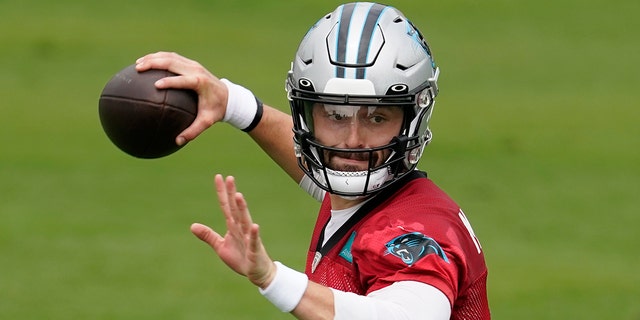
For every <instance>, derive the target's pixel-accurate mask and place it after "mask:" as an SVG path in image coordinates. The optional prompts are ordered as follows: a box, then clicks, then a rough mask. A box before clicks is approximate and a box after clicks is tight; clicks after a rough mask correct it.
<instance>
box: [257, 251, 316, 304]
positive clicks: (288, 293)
mask: <svg viewBox="0 0 640 320" xmlns="http://www.w3.org/2000/svg"><path fill="white" fill-rule="evenodd" d="M275 264H276V267H277V271H276V276H275V277H274V278H273V280H272V281H271V283H270V284H269V286H268V287H267V288H265V289H264V290H263V289H261V288H258V290H259V291H260V294H262V295H263V296H264V297H265V298H267V300H269V301H270V302H271V303H273V305H275V306H276V307H277V308H278V309H280V311H282V312H291V311H293V309H295V307H296V306H297V305H298V303H300V300H301V299H302V296H303V295H304V292H305V291H306V290H307V284H309V278H308V277H307V275H306V274H304V273H302V272H298V271H295V270H293V269H291V268H289V267H287V266H285V265H283V264H282V263H280V262H278V261H275Z"/></svg>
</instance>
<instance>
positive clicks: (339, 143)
mask: <svg viewBox="0 0 640 320" xmlns="http://www.w3.org/2000/svg"><path fill="white" fill-rule="evenodd" d="M312 113H313V126H314V130H313V131H314V136H315V139H316V140H317V141H318V142H319V143H321V144H323V145H325V146H328V147H334V148H340V149H365V148H375V147H380V146H384V145H386V144H388V143H389V142H390V141H391V139H392V138H393V137H395V136H397V135H398V133H399V132H400V129H401V127H402V122H403V117H404V113H403V111H402V108H400V107H392V106H348V105H329V104H319V103H317V104H315V105H314V106H313V111H312ZM390 153H391V151H390V150H388V149H384V150H380V151H374V152H372V153H370V152H336V151H325V152H324V158H325V161H326V162H327V163H326V165H327V167H329V168H331V169H333V170H338V171H364V170H367V169H368V168H369V158H370V157H373V159H372V160H373V161H372V163H373V164H374V166H379V165H381V164H382V163H383V162H384V161H385V160H386V159H387V158H388V156H389V155H390Z"/></svg>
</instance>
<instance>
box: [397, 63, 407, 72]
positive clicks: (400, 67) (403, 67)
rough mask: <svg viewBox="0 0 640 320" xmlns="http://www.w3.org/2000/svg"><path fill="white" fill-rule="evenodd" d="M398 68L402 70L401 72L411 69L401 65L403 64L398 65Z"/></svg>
mask: <svg viewBox="0 0 640 320" xmlns="http://www.w3.org/2000/svg"><path fill="white" fill-rule="evenodd" d="M396 68H398V69H400V70H402V71H405V70H407V69H409V67H407V66H403V65H401V64H396Z"/></svg>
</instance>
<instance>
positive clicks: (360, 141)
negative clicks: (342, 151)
mask: <svg viewBox="0 0 640 320" xmlns="http://www.w3.org/2000/svg"><path fill="white" fill-rule="evenodd" d="M346 130H347V132H346V136H345V138H344V143H345V146H346V148H349V149H359V148H363V147H364V141H365V138H366V137H365V135H366V133H365V130H364V126H363V125H362V124H360V123H359V121H358V120H356V119H355V117H354V119H353V121H351V124H350V125H349V126H348V127H347V128H346Z"/></svg>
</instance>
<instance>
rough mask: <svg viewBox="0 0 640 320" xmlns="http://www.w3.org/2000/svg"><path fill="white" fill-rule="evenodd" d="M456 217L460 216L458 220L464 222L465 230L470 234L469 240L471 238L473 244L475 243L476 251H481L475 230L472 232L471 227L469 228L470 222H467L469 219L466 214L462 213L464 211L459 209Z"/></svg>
mask: <svg viewBox="0 0 640 320" xmlns="http://www.w3.org/2000/svg"><path fill="white" fill-rule="evenodd" d="M458 217H460V220H462V223H463V224H464V226H465V227H467V231H468V232H469V235H470V236H471V240H473V244H475V245H476V249H477V250H478V253H481V252H482V246H481V245H480V241H479V240H478V237H476V234H475V232H473V228H471V223H469V219H467V216H465V215H464V212H462V209H460V212H458Z"/></svg>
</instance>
